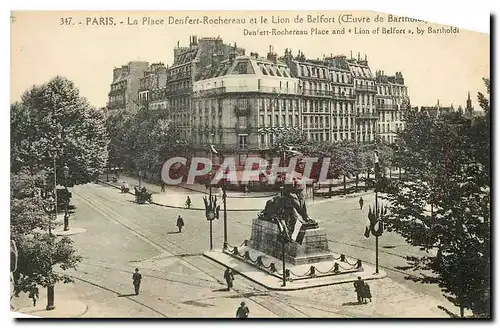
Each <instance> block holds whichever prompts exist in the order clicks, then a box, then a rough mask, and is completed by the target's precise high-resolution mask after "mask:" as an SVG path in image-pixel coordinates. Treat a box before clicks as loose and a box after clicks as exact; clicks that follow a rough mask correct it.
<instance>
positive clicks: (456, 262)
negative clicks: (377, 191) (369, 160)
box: [385, 79, 491, 317]
mask: <svg viewBox="0 0 500 328" xmlns="http://www.w3.org/2000/svg"><path fill="white" fill-rule="evenodd" d="M485 83H486V87H487V90H488V93H489V86H490V84H489V80H487V79H485ZM478 99H479V103H480V105H481V107H482V109H483V110H484V112H485V114H486V115H484V116H483V117H478V118H468V117H465V116H464V115H462V114H460V113H457V112H455V113H450V114H448V115H443V116H440V117H439V119H437V118H436V117H433V116H432V115H428V114H427V113H425V112H416V111H410V112H408V113H407V117H406V128H405V130H404V131H403V132H402V133H401V134H400V136H399V142H398V144H397V147H398V160H399V161H400V163H401V165H402V166H403V167H404V168H405V169H406V175H405V177H404V178H403V179H401V180H396V181H393V182H392V183H391V184H390V186H389V187H388V188H387V190H386V192H387V194H386V197H385V199H386V203H387V210H388V213H389V214H388V218H387V220H386V222H385V224H386V225H387V227H388V230H389V231H394V232H396V233H398V234H400V235H401V236H403V237H404V238H405V239H406V241H407V242H408V243H410V244H411V245H413V246H417V247H419V248H420V249H422V250H423V251H425V252H426V255H425V256H421V257H408V258H407V260H408V264H409V265H408V267H406V268H405V269H408V270H418V271H419V272H420V274H421V276H420V277H418V278H413V280H416V281H419V282H422V283H434V284H437V285H438V286H439V287H440V288H441V289H442V291H443V294H444V295H445V296H446V297H447V298H448V300H450V301H451V302H452V303H453V304H454V305H456V306H457V307H459V309H460V316H461V317H463V316H464V312H465V309H469V310H471V311H472V312H473V314H474V315H475V316H478V317H489V316H490V306H489V304H490V247H491V245H490V242H491V239H490V232H491V231H490V230H491V226H490V215H491V207H490V201H491V194H490V193H491V185H490V181H491V180H490V179H491V173H490V135H489V133H490V129H489V127H490V104H489V100H488V98H487V96H485V95H483V94H481V93H479V95H478ZM446 310H447V311H449V310H448V309H446Z"/></svg>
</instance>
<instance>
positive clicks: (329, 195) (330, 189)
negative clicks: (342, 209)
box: [328, 183, 332, 198]
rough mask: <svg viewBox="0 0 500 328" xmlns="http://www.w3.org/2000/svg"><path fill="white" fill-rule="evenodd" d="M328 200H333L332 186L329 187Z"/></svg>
mask: <svg viewBox="0 0 500 328" xmlns="http://www.w3.org/2000/svg"><path fill="white" fill-rule="evenodd" d="M328 198H332V184H331V183H330V185H329V186H328Z"/></svg>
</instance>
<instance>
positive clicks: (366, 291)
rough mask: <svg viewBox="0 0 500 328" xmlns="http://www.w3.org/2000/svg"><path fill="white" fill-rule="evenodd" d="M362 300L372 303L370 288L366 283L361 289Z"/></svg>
mask: <svg viewBox="0 0 500 328" xmlns="http://www.w3.org/2000/svg"><path fill="white" fill-rule="evenodd" d="M363 298H364V299H369V300H370V302H371V301H372V293H371V291H370V286H369V285H368V284H367V283H365V284H364V287H363Z"/></svg>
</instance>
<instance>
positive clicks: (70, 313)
mask: <svg viewBox="0 0 500 328" xmlns="http://www.w3.org/2000/svg"><path fill="white" fill-rule="evenodd" d="M382 16H383V15H382V14H373V13H372V14H360V13H358V14H352V13H343V14H338V15H334V14H328V13H327V14H324V15H302V14H297V15H292V14H291V13H286V12H281V13H280V14H279V15H278V14H273V15H267V14H266V15H264V14H259V15H256V14H255V13H254V14H246V13H243V12H240V15H239V16H234V15H230V14H227V13H223V12H221V13H217V14H213V15H211V14H210V15H209V14H206V13H205V14H203V15H199V14H196V13H194V12H186V13H176V14H173V13H170V14H169V15H164V16H162V15H161V14H159V13H157V14H154V15H153V14H145V13H143V14H140V15H139V14H133V13H128V14H124V13H121V14H116V15H111V14H110V15H109V16H105V17H104V16H100V15H93V14H90V13H88V14H86V15H83V16H82V15H75V16H74V17H66V18H62V19H61V25H64V26H65V27H68V28H69V26H70V25H71V26H73V25H74V26H75V29H74V31H76V32H75V33H81V35H80V37H81V38H82V40H86V41H87V42H89V44H92V45H94V46H95V47H96V48H95V49H99V51H103V52H105V53H108V54H109V58H108V57H106V60H104V58H97V59H96V58H94V57H92V58H91V56H86V55H82V54H80V53H79V52H78V51H77V50H78V49H79V47H80V44H75V45H74V46H73V47H72V46H70V45H69V44H70V43H71V42H75V41H74V40H73V39H71V40H72V41H71V42H70V41H68V42H69V43H68V47H67V49H66V50H65V51H67V53H68V54H69V55H71V56H75V60H79V61H80V62H81V63H82V64H81V66H78V67H76V66H71V67H68V66H65V65H66V64H61V67H56V66H58V65H46V67H44V69H46V71H44V75H43V77H39V76H38V75H37V76H36V78H35V77H33V80H29V82H26V81H25V79H27V77H26V75H21V73H16V74H19V76H24V78H23V79H22V80H23V82H22V83H20V82H18V81H17V80H16V84H15V88H14V89H15V91H13V94H14V95H13V97H12V98H13V99H12V101H11V106H10V114H11V120H10V127H11V154H10V155H11V176H10V182H11V195H10V203H11V204H10V210H11V216H10V235H11V236H10V286H11V292H10V305H11V311H12V312H17V313H22V314H26V315H29V316H33V317H39V318H183V319H189V318H241V319H243V318H250V319H251V318H339V319H340V318H341V319H356V318H440V319H450V318H454V319H462V318H475V319H484V318H488V319H489V318H491V313H490V306H491V291H490V286H491V282H490V271H491V266H490V261H491V260H490V246H491V245H490V243H491V236H490V233H491V232H490V230H491V226H490V218H491V190H490V189H491V185H490V184H491V166H490V165H491V163H490V153H491V140H490V138H491V135H490V131H491V122H490V116H491V114H490V87H491V81H490V78H489V75H488V74H489V73H488V72H489V71H488V69H489V61H487V60H484V63H481V64H480V65H479V64H477V65H478V66H477V67H476V66H473V65H472V66H471V64H470V63H471V62H472V59H474V62H477V60H476V59H477V58H480V56H482V57H484V54H486V53H487V50H488V51H489V47H488V42H487V41H488V40H489V39H488V38H487V35H482V34H480V33H475V32H474V33H473V32H468V31H461V32H460V33H463V34H459V33H458V32H456V35H455V34H454V36H453V37H450V36H449V35H445V34H446V33H444V32H443V33H444V34H443V35H440V36H436V37H439V38H442V39H440V41H439V42H438V41H436V42H437V43H436V44H433V49H435V52H436V54H439V55H436V59H435V60H429V61H428V62H422V63H420V62H418V60H419V58H421V57H419V56H421V54H422V53H423V50H422V49H427V48H426V47H427V46H428V45H427V44H422V43H421V41H418V42H417V41H415V40H414V41H412V42H414V43H411V42H408V40H410V39H411V38H412V37H411V35H412V34H414V31H416V32H417V34H420V33H421V31H425V30H424V29H423V28H422V26H424V25H425V24H427V22H423V21H420V20H412V19H410V18H408V17H406V18H400V19H399V21H401V20H404V22H405V24H408V27H405V28H404V29H402V28H401V27H400V26H399V25H391V24H397V23H398V19H396V18H397V17H396V16H393V15H389V20H391V22H392V20H394V23H391V24H389V23H387V24H385V23H384V24H385V25H384V27H382V28H380V26H379V23H378V22H379V21H381V20H382ZM47 17H48V16H44V14H39V15H37V14H36V13H19V14H16V19H17V21H18V22H19V21H23V20H25V21H26V20H27V19H29V18H30V19H39V20H44V19H48V18H47ZM301 17H302V18H301ZM306 17H307V24H313V25H311V26H309V25H307V24H306V22H305V21H304V18H306ZM337 17H338V18H339V19H340V20H341V21H342V23H343V24H345V25H346V26H345V27H344V26H343V25H342V26H341V25H336V24H338V23H339V22H337V21H336V19H337ZM386 18H387V17H386ZM301 19H302V20H301ZM258 21H260V22H261V23H260V24H267V23H266V22H268V21H269V22H272V23H273V24H275V25H276V26H274V25H273V26H274V27H275V28H273V29H271V28H265V27H262V26H265V25H255V26H254V25H247V23H248V22H251V24H257V23H256V22H258ZM18 24H19V23H18ZM196 24H205V26H204V28H206V30H205V29H204V30H203V34H204V36H199V35H198V33H197V32H195V29H194V28H187V26H191V25H193V26H194V25H196ZM287 24H288V25H287ZM87 25H92V28H95V29H96V31H97V29H99V28H101V25H102V26H104V25H105V26H108V25H109V26H115V25H116V26H120V29H118V28H117V29H115V30H111V29H110V30H109V31H110V32H109V33H110V35H115V36H116V40H120V37H123V38H124V35H125V34H124V33H125V32H124V31H125V30H124V29H129V30H128V31H141V32H134V33H138V34H135V37H130V38H129V36H128V35H127V40H139V39H140V40H142V39H141V38H140V37H139V35H145V34H141V33H146V32H144V30H142V29H143V28H148V29H149V30H148V32H147V33H148V36H150V37H151V38H154V40H161V42H152V43H147V46H144V44H142V45H141V46H137V45H136V44H135V43H134V44H133V45H130V46H126V45H125V43H124V45H123V49H122V48H120V47H118V48H119V50H118V51H115V48H113V47H114V46H112V43H109V42H108V41H107V40H108V39H106V38H104V37H102V36H100V35H99V36H94V37H95V38H94V37H93V38H91V39H89V37H90V36H89V35H90V34H86V33H82V32H81V31H82V30H78V29H85V28H87V27H85V26H87ZM94 25H95V26H94ZM163 25H169V26H171V28H172V29H174V31H176V32H172V33H170V32H169V33H167V34H161V33H160V32H158V30H157V29H156V28H157V27H158V26H163ZM184 25H186V26H184ZM386 25H387V26H386ZM434 25H435V26H434ZM434 25H433V27H428V28H429V29H432V28H433V29H435V30H439V29H444V30H446V29H447V27H442V26H440V25H437V24H434ZM76 26H78V27H76ZM143 26H145V27H143ZM183 26H184V27H183ZM228 26H231V27H232V28H234V31H233V30H232V29H228V28H227V27H228ZM252 26H253V28H252V29H253V30H255V31H253V32H252V33H247V32H242V31H243V30H244V31H248V29H247V28H245V29H243V27H252ZM425 26H427V25H425ZM240 28H241V31H240V30H238V29H240ZM134 29H135V30H134ZM454 29H455V28H451V30H453V31H455V30H454ZM229 30H231V31H229ZM271 30H279V31H293V32H294V33H291V32H286V33H285V32H284V33H283V35H281V36H280V40H278V39H273V38H272V36H266V35H265V33H264V32H269V31H271ZM378 30H382V32H381V33H382V34H391V35H392V36H391V37H392V38H394V40H399V41H398V42H401V44H405V46H402V47H400V49H399V50H398V53H397V54H396V52H394V53H392V52H388V51H387V52H384V50H383V49H384V47H382V46H379V45H384V44H388V43H385V42H388V41H387V40H388V39H384V40H382V39H380V40H379V39H377V40H379V41H377V42H375V43H372V44H371V45H369V43H364V42H360V41H359V40H360V39H356V38H365V37H368V35H369V37H370V38H372V37H373V38H376V36H374V35H373V34H376V33H375V32H373V31H378ZM400 30H401V31H403V32H404V33H403V32H401V33H399V32H396V31H400ZM451 30H450V31H451ZM78 31H80V32H78ZM235 31H240V32H242V34H243V36H241V35H240V36H237V35H236V34H234V33H236V32H235ZM309 31H310V34H311V35H308V33H309ZM330 31H338V33H337V32H335V33H329V32H330ZM353 31H354V32H353ZM360 31H361V32H360ZM370 31H372V32H370ZM456 31H458V28H456ZM198 32H199V31H198ZM299 32H300V33H302V32H303V33H302V34H301V35H300V36H299V35H297V34H300V33H299ZM369 32H370V33H369ZM386 32H387V33H386ZM40 33H41V32H40V31H36V30H29V31H27V30H22V29H20V30H17V32H15V33H14V34H13V35H14V36H13V40H15V41H14V42H13V45H12V47H13V49H14V50H16V51H18V56H19V58H21V59H19V61H18V62H16V65H17V66H16V70H17V71H19V72H21V70H22V69H25V67H28V66H29V65H27V64H26V63H29V62H30V60H32V59H30V58H32V57H30V56H40V57H41V58H42V57H43V56H46V57H47V56H48V57H50V58H55V57H52V56H53V54H52V53H47V52H46V49H45V48H43V49H39V48H36V47H35V45H31V46H29V47H28V46H27V45H25V44H24V43H23V42H24V41H22V40H24V36H25V35H29V36H31V37H33V38H42V37H43V38H44V40H45V42H46V43H47V44H49V43H50V42H55V41H53V40H52V39H47V35H49V33H46V34H43V35H41V34H40ZM58 33H59V32H58ZM245 33H246V34H245ZM377 33H378V32H377ZM422 33H423V32H422ZM429 33H430V32H429ZM450 33H451V32H450ZM453 33H455V32H453ZM467 33H469V34H467ZM358 34H359V36H358ZM402 34H405V36H402ZM304 35H308V37H311V38H313V37H314V38H324V39H322V40H326V38H339V39H340V38H344V39H345V40H355V42H353V43H347V44H342V43H341V42H339V43H337V44H334V45H330V44H329V43H328V42H323V41H321V42H317V41H314V42H313V43H303V42H297V38H300V37H303V36H304ZM118 36H120V37H118ZM252 37H260V39H259V40H260V41H259V42H254V43H252V42H249V41H248V40H250V39H249V38H252ZM406 37H408V38H406ZM285 38H287V40H289V41H288V42H287V43H284V42H283V39H285ZM54 39H55V38H54ZM37 40H38V39H37ZM292 40H294V41H292ZM315 40H319V39H315ZM365 40H366V39H365ZM381 40H382V41H381ZM412 40H413V39H412ZM419 40H420V39H419ZM433 40H434V39H433ZM436 40H437V39H436ZM461 40H462V41H461ZM471 40H477V42H476V41H474V42H476V43H477V45H481V46H477V47H475V48H474V49H473V50H474V51H472V50H471V49H469V47H467V45H468V44H469V43H471V42H472V41H471ZM142 41H144V40H142ZM186 41H187V42H186ZM264 41H266V42H264ZM267 41H269V42H267ZM37 42H38V41H37ZM37 42H35V43H34V44H36V43H37ZM405 42H406V43H405ZM433 42H434V41H433ZM440 42H446V46H441V43H440ZM476 43H474V44H476ZM374 45H376V46H374ZM436 45H439V46H436ZM110 47H112V48H110ZM429 47H431V46H429ZM118 48H117V49H118ZM292 48H293V49H292ZM34 49H36V50H34ZM106 49H107V51H106ZM165 49H168V54H167V52H166V51H165ZM450 49H452V50H450ZM464 49H467V50H470V51H469V52H466V51H464ZM21 50H22V51H21ZM448 51H454V52H456V53H460V55H461V56H462V57H463V58H464V59H463V61H464V62H465V63H469V66H470V67H469V66H467V67H465V66H466V65H463V64H462V63H461V62H460V61H450V60H447V58H448V57H447V56H448V55H447V54H448ZM259 53H260V54H259ZM77 56H80V57H77ZM482 57H481V58H482ZM78 58H79V59H78ZM471 58H472V59H471ZM54 60H55V59H54ZM22 63H24V64H25V65H22ZM91 67H92V68H95V69H92V70H90V68H91ZM97 67H99V68H97ZM487 68H488V69H487ZM459 69H460V70H461V71H463V76H461V78H460V79H459V78H458V77H457V78H454V77H452V76H450V75H449V74H447V73H446V72H448V71H454V70H459ZM386 71H387V72H386ZM22 72H25V71H22ZM443 72H444V73H443ZM24 74H25V73H24ZM426 74H427V75H429V78H428V79H427V78H426V76H425V75H426ZM30 78H31V77H30ZM14 80H15V79H14ZM424 80H425V82H422V81H424ZM104 103H105V105H104Z"/></svg>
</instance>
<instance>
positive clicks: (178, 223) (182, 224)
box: [177, 215, 184, 233]
mask: <svg viewBox="0 0 500 328" xmlns="http://www.w3.org/2000/svg"><path fill="white" fill-rule="evenodd" d="M183 226H184V220H183V219H182V217H181V216H180V215H179V217H178V218H177V228H178V229H179V233H181V232H182V227H183Z"/></svg>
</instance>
